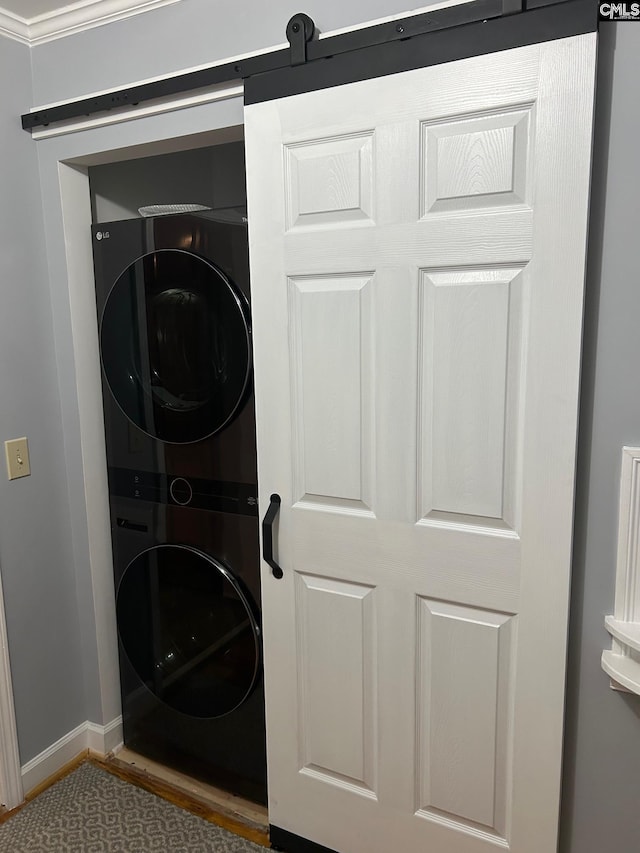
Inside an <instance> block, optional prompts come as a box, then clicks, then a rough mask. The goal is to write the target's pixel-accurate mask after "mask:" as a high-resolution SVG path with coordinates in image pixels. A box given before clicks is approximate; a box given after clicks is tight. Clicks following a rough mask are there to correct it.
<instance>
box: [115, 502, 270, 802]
mask: <svg viewBox="0 0 640 853" xmlns="http://www.w3.org/2000/svg"><path fill="white" fill-rule="evenodd" d="M111 513H112V522H113V526H112V533H113V546H114V547H113V550H114V565H115V581H116V614H117V623H118V640H119V651H120V682H121V692H122V707H123V728H124V740H125V744H126V745H127V746H128V747H129V748H131V749H132V750H134V751H135V752H138V753H140V754H142V755H145V756H147V757H149V758H152V759H154V760H156V761H159V762H161V763H162V764H165V765H167V766H169V767H173V768H175V769H177V770H179V771H181V772H184V773H187V774H188V775H190V776H193V777H195V778H198V779H201V780H203V781H205V782H209V783H211V784H214V785H216V786H217V787H221V788H224V789H225V790H227V791H231V792H233V793H235V794H240V795H242V796H244V797H246V798H248V799H250V800H253V801H254V802H259V803H266V752H265V730H264V689H263V682H262V668H261V634H260V614H259V611H258V608H257V606H256V602H257V601H258V600H259V578H258V571H257V568H258V566H257V559H256V555H257V552H258V530H257V525H256V524H255V519H254V518H253V517H252V516H246V515H240V514H231V513H221V512H211V511H210V510H200V509H194V508H192V507H178V506H170V505H166V504H160V503H151V502H148V501H137V500H132V499H126V498H118V497H114V496H112V497H111Z"/></svg>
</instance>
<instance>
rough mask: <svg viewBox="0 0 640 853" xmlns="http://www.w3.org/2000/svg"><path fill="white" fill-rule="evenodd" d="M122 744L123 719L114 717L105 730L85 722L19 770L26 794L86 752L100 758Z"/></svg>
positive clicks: (104, 727)
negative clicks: (88, 751) (97, 754)
mask: <svg viewBox="0 0 640 853" xmlns="http://www.w3.org/2000/svg"><path fill="white" fill-rule="evenodd" d="M121 744H122V717H116V719H115V720H112V721H111V722H110V723H107V725H106V726H100V725H98V724H97V723H91V722H89V721H88V720H87V721H86V722H84V723H81V724H80V725H79V726H76V728H75V729H73V731H70V732H68V733H67V734H66V735H64V737H61V738H60V740H57V741H56V742H55V743H52V744H51V746H49V747H47V749H45V750H43V751H42V752H41V753H40V754H39V755H36V757H35V758H32V759H31V761H27V763H26V764H24V765H23V766H22V767H21V773H22V785H23V788H24V792H25V794H28V793H29V791H32V790H33V789H34V788H36V787H37V786H38V785H40V784H41V783H42V782H44V781H45V779H48V778H49V777H50V776H53V775H54V773H57V772H58V770H60V769H61V768H62V767H64V765H65V764H68V763H69V762H70V761H73V759H74V758H77V756H78V755H81V754H82V753H83V752H85V751H86V750H87V749H90V750H91V751H92V752H97V753H99V754H100V755H107V754H108V753H109V752H113V751H115V750H116V749H118V748H119V747H120V745H121Z"/></svg>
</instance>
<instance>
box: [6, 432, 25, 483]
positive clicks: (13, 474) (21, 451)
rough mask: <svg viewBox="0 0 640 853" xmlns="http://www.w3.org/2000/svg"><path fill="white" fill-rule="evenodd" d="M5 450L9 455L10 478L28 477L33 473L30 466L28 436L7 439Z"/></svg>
mask: <svg viewBox="0 0 640 853" xmlns="http://www.w3.org/2000/svg"><path fill="white" fill-rule="evenodd" d="M4 452H5V454H6V457H7V476H8V477H9V479H10V480H17V478H18V477H28V476H29V474H30V473H31V467H30V466H29V444H28V442H27V439H26V438H12V439H11V440H10V441H5V443H4Z"/></svg>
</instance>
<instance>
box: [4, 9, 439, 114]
mask: <svg viewBox="0 0 640 853" xmlns="http://www.w3.org/2000/svg"><path fill="white" fill-rule="evenodd" d="M0 5H1V4H0ZM61 5H63V0H61ZM428 5H429V0H305V2H304V3H302V4H301V3H300V2H299V0H244V2H237V3H229V2H226V0H180V2H179V3H175V4H173V5H171V6H165V7H163V8H161V9H157V10H155V11H153V12H150V13H146V14H142V15H138V16H134V17H132V18H127V19H126V20H125V21H120V22H117V23H114V24H110V25H108V26H103V27H96V28H95V29H92V30H88V31H87V32H84V33H79V34H78V35H76V36H71V37H68V38H64V39H59V40H58V41H53V42H48V43H46V44H42V45H39V46H38V47H37V48H36V49H35V50H34V51H33V80H34V105H35V104H40V105H42V104H45V103H49V102H53V101H59V100H64V99H65V98H73V97H78V96H80V95H82V94H84V93H89V92H96V91H100V90H102V89H108V88H112V87H114V86H121V85H122V86H123V85H126V84H128V83H130V82H132V81H135V80H141V79H146V78H148V77H154V76H158V75H163V74H168V73H171V72H174V71H180V70H182V69H184V68H191V67H194V66H196V65H202V64H207V63H212V62H215V61H216V60H219V59H224V58H225V57H230V56H238V55H240V54H243V53H249V52H251V51H258V50H264V49H266V48H270V47H273V46H276V45H279V46H282V44H285V45H286V44H287V40H286V37H285V28H286V25H287V21H288V20H289V18H291V17H292V16H293V15H294V14H295V13H296V12H299V11H301V8H303V10H304V11H305V12H306V13H307V14H309V15H311V17H312V18H313V19H314V21H315V22H316V25H317V27H318V28H319V29H320V31H321V32H327V31H328V30H332V29H336V28H338V27H347V26H353V25H356V24H359V23H362V22H364V21H371V20H373V19H375V18H379V17H384V16H389V15H394V14H396V13H398V14H401V13H406V12H408V11H411V10H412V9H414V8H415V7H416V6H428Z"/></svg>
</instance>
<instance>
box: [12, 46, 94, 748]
mask: <svg viewBox="0 0 640 853" xmlns="http://www.w3.org/2000/svg"><path fill="white" fill-rule="evenodd" d="M1 42H2V44H1V46H0V80H4V81H11V84H10V85H3V86H2V87H1V89H0V151H1V152H2V162H1V165H0V199H1V201H0V288H1V292H2V306H1V308H0V443H4V441H6V440H7V439H9V438H17V437H19V436H22V435H26V436H27V437H28V439H29V450H30V456H31V471H32V474H31V476H30V477H25V478H24V479H20V480H14V481H12V482H9V481H8V480H7V478H6V473H5V466H4V451H2V457H1V459H0V568H1V571H2V583H3V589H4V596H5V604H6V618H7V629H8V635H9V653H10V657H11V667H12V673H13V687H14V701H15V706H16V715H17V722H18V738H19V744H20V756H21V760H22V762H23V763H24V762H25V761H27V760H28V759H30V758H32V757H33V756H34V755H36V754H37V753H38V752H41V751H42V750H43V749H45V748H46V747H48V746H50V744H51V743H52V742H54V741H55V740H57V739H58V738H59V737H61V736H62V735H63V734H66V732H68V731H70V730H71V729H73V728H74V727H75V726H76V725H77V724H78V723H80V722H81V721H82V720H84V719H86V715H85V695H84V686H83V679H82V670H81V667H80V642H79V634H78V606H77V592H76V579H75V575H74V562H73V557H72V554H71V549H70V546H69V504H68V500H67V479H66V461H65V454H64V445H63V441H62V429H61V418H60V401H59V396H58V378H57V372H56V353H55V349H54V340H53V329H52V323H51V301H50V299H51V297H50V292H49V286H48V276H47V266H46V261H45V246H44V230H43V220H42V201H41V197H40V189H39V178H38V161H37V156H36V146H35V143H33V142H32V141H31V140H30V139H29V137H28V136H27V135H26V134H25V133H24V131H22V130H21V128H20V123H19V120H18V116H19V114H20V112H22V111H23V110H24V107H25V104H29V103H30V101H31V86H30V84H31V75H30V67H29V49H28V48H27V47H25V46H23V45H20V44H18V43H17V42H13V41H9V40H7V39H2V40H1Z"/></svg>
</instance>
